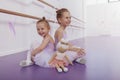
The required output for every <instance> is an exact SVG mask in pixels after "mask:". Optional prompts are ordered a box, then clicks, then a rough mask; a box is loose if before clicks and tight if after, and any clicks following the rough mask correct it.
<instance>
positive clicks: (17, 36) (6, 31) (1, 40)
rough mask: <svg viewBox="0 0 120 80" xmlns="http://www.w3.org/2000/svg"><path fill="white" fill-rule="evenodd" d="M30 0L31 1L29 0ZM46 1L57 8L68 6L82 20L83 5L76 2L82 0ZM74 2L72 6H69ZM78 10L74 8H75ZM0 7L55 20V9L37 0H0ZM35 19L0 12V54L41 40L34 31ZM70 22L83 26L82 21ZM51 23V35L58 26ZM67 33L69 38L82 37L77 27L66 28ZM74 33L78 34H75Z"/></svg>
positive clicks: (24, 47) (12, 51)
mask: <svg viewBox="0 0 120 80" xmlns="http://www.w3.org/2000/svg"><path fill="white" fill-rule="evenodd" d="M29 1H31V2H29ZM45 1H47V2H48V3H50V4H52V5H54V6H55V7H57V8H62V7H65V8H68V9H69V10H70V12H71V13H72V15H73V16H75V17H77V18H79V19H81V20H83V18H84V17H83V12H82V11H83V5H82V3H81V5H79V4H78V3H79V2H81V1H82V0H76V1H74V0H70V1H69V2H67V1H66V4H65V3H63V2H65V0H45ZM73 4H76V5H75V6H74V7H73V6H70V5H73ZM78 7H79V8H80V9H79V10H80V11H79V10H76V9H77V8H78ZM0 8H1V9H7V10H11V11H15V12H20V13H25V14H28V15H33V16H37V17H40V18H41V17H43V16H45V17H46V18H47V19H52V20H55V21H56V17H55V15H56V13H55V12H56V10H55V9H52V8H50V7H48V6H46V5H45V4H43V3H40V2H39V1H37V0H33V1H32V0H26V1H25V3H24V2H23V1H21V0H2V1H1V2H0ZM9 23H12V24H13V26H12V27H13V28H14V29H15V33H14V32H13V31H12V30H11V29H10V25H9ZM35 23H36V20H33V19H29V18H23V17H19V16H14V15H9V14H5V13H0V56H3V55H8V54H13V53H18V52H21V51H25V50H28V49H29V46H30V43H31V42H32V41H34V40H41V39H42V38H41V37H39V36H38V34H37V32H36V25H35ZM72 24H74V25H77V26H80V27H83V23H80V22H78V21H77V20H75V19H72ZM50 25H51V29H52V31H51V35H52V36H53V35H54V31H55V30H56V29H57V27H58V26H59V25H58V24H56V23H50ZM68 30H69V33H70V34H72V35H71V36H70V37H69V39H76V38H79V37H83V31H84V30H83V29H81V28H80V29H78V28H72V27H71V28H70V27H69V28H68ZM76 34H80V35H77V36H76Z"/></svg>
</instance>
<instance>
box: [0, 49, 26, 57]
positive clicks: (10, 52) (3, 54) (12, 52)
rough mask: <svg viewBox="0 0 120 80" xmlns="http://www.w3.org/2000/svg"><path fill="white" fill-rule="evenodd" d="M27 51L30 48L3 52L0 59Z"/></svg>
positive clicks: (0, 53)
mask: <svg viewBox="0 0 120 80" xmlns="http://www.w3.org/2000/svg"><path fill="white" fill-rule="evenodd" d="M26 50H28V48H19V49H16V50H10V51H2V52H0V57H1V56H6V55H10V54H17V53H19V52H22V51H26Z"/></svg>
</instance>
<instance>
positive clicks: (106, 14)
mask: <svg viewBox="0 0 120 80" xmlns="http://www.w3.org/2000/svg"><path fill="white" fill-rule="evenodd" d="M85 13H86V15H85V21H86V24H85V36H101V35H109V36H120V23H119V21H120V17H119V16H120V2H115V3H108V2H106V3H102V4H101V3H100V4H98V3H96V4H92V5H86V12H85Z"/></svg>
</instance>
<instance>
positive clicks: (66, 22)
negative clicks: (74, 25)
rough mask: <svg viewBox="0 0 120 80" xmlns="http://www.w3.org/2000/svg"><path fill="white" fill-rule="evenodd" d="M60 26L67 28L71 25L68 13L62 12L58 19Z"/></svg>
mask: <svg viewBox="0 0 120 80" xmlns="http://www.w3.org/2000/svg"><path fill="white" fill-rule="evenodd" d="M58 20H59V22H60V24H61V25H62V26H64V27H66V26H68V25H69V24H70V23H71V16H70V12H63V14H62V17H61V18H59V19H58Z"/></svg>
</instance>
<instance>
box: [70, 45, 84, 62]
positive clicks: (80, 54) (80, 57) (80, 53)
mask: <svg viewBox="0 0 120 80" xmlns="http://www.w3.org/2000/svg"><path fill="white" fill-rule="evenodd" d="M70 50H71V51H75V52H77V55H78V57H77V59H76V60H75V61H76V62H77V63H80V64H85V63H86V60H85V58H84V56H85V51H84V49H82V48H79V47H75V46H71V47H70Z"/></svg>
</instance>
